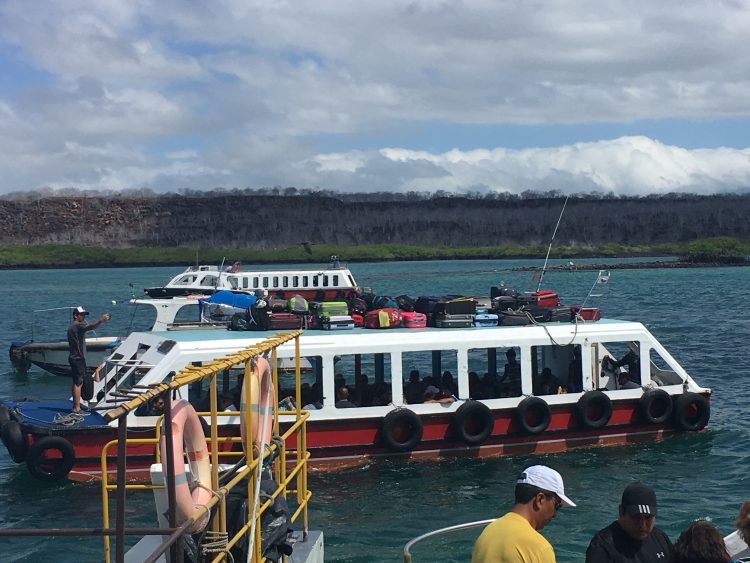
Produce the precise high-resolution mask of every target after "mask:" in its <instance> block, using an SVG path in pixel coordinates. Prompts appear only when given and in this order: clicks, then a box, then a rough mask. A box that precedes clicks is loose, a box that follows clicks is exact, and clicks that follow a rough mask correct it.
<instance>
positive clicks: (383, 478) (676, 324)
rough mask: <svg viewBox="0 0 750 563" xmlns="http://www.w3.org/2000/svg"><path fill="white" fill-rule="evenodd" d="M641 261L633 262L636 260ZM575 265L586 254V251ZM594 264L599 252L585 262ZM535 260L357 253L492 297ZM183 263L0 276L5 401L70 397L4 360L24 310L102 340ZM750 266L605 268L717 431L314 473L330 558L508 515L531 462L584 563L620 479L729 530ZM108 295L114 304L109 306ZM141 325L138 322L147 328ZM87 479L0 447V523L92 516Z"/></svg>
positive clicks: (51, 543)
mask: <svg viewBox="0 0 750 563" xmlns="http://www.w3.org/2000/svg"><path fill="white" fill-rule="evenodd" d="M638 261H641V259H639V260H638ZM579 262H583V261H579ZM591 262H594V263H602V262H603V260H601V259H597V260H592V261H591ZM534 264H541V261H528V260H527V261H507V260H502V261H500V260H497V261H494V260H481V261H480V260H472V261H460V262H458V261H441V262H398V263H385V264H352V265H351V269H352V271H353V273H354V275H355V277H356V278H357V280H358V281H359V283H360V284H361V285H363V286H370V287H372V288H373V289H374V290H375V291H376V292H378V293H380V294H390V295H397V294H400V293H408V294H410V295H420V294H440V293H456V292H463V293H474V294H478V295H485V294H487V293H488V290H489V287H490V286H491V285H498V284H499V283H500V282H501V281H504V282H505V283H506V284H507V285H512V286H515V287H517V288H519V289H523V290H531V289H535V287H536V284H535V283H534V282H532V280H531V274H530V273H528V272H514V271H512V270H511V268H513V267H515V266H521V265H534ZM178 271H179V268H129V269H117V270H107V269H91V270H41V271H0V303H2V304H3V309H4V314H3V315H2V316H0V347H2V350H0V399H3V400H5V399H19V398H23V397H29V398H39V399H42V398H44V399H53V398H60V397H68V396H69V394H70V383H69V381H68V380H66V379H65V378H57V377H54V376H49V375H47V374H44V373H43V372H38V371H33V370H32V372H31V373H30V374H29V375H28V376H22V375H19V374H15V373H13V372H12V370H11V366H10V362H9V360H8V356H7V352H6V351H7V349H8V346H9V344H10V342H11V341H12V340H15V339H19V338H24V337H27V336H28V335H29V330H30V312H31V311H32V310H36V309H46V308H54V307H61V306H69V305H78V304H84V305H85V306H87V307H88V308H89V309H90V310H91V311H92V312H93V314H94V315H98V314H100V313H101V312H104V311H105V310H106V311H109V312H111V313H112V315H113V318H112V321H111V322H110V323H108V324H107V325H104V327H102V328H100V329H99V331H98V332H99V335H100V336H104V335H109V334H118V333H122V332H124V331H126V330H127V329H128V327H129V326H131V318H130V308H129V307H128V306H126V305H125V304H124V303H125V302H126V301H127V298H128V297H129V296H130V291H131V290H130V287H129V285H128V284H129V283H132V284H133V287H134V288H135V290H136V293H140V291H141V290H142V288H143V287H146V286H152V285H157V284H159V283H163V282H165V281H166V280H167V279H168V278H170V277H171V276H172V275H174V274H176V273H177V272H178ZM594 279H595V273H592V272H551V273H548V274H547V275H546V276H545V278H544V282H545V283H544V287H547V288H551V289H555V290H556V291H557V292H558V293H559V294H560V296H561V298H562V300H563V302H565V303H568V304H574V303H580V302H581V301H582V300H583V299H584V298H585V296H586V294H587V293H588V291H589V289H590V287H591V285H592V284H593V282H594ZM749 282H750V269H748V268H722V269H689V270H687V269H686V270H670V269H664V270H614V271H613V272H612V277H611V280H610V283H609V284H608V286H606V294H605V296H604V297H603V298H602V299H601V300H600V301H601V303H600V305H601V308H602V310H603V313H604V314H605V315H606V316H609V317H617V318H622V319H628V320H639V321H641V322H643V323H644V324H645V325H646V326H647V327H648V328H649V329H650V330H651V331H652V332H653V333H654V334H655V335H656V336H657V338H658V339H659V340H660V341H661V343H662V344H664V345H665V346H666V348H667V349H668V350H669V351H670V352H671V354H672V355H673V356H674V357H675V358H676V359H677V360H678V361H679V362H680V363H681V364H682V365H683V367H685V369H686V370H687V371H688V372H689V373H690V374H691V375H692V376H693V377H694V378H695V379H696V380H697V381H698V382H699V383H701V384H702V385H706V386H710V387H712V388H713V391H714V395H713V402H712V418H711V423H710V430H709V431H708V432H705V433H701V434H698V435H696V434H685V435H681V436H678V437H676V438H672V439H669V440H668V441H666V442H662V443H659V444H646V445H635V446H627V447H618V448H603V449H594V450H584V451H578V452H571V453H565V454H558V455H550V456H525V457H514V458H497V459H488V460H451V461H444V462H393V461H385V462H379V463H377V464H371V465H368V466H366V467H364V468H359V469H354V470H348V471H343V472H337V473H329V474H314V475H312V476H311V478H310V486H311V487H312V488H313V491H314V495H315V497H314V503H313V507H312V511H311V526H312V527H314V528H318V529H323V531H324V532H325V538H326V555H327V557H326V560H327V561H337V562H345V561H346V562H349V561H351V562H368V561H400V560H401V550H402V548H403V544H404V543H406V542H407V541H408V540H409V539H411V538H412V537H414V536H416V535H419V534H422V533H424V532H426V531H429V530H431V529H434V528H438V527H442V526H449V525H452V524H457V523H460V522H465V521H471V520H482V519H485V518H491V517H494V516H497V515H499V514H501V513H503V512H504V511H505V510H506V509H507V508H508V507H509V506H510V503H511V498H512V489H513V482H514V477H515V475H516V474H517V473H519V472H520V470H522V469H523V468H524V467H525V466H526V465H531V464H534V463H545V464H548V465H551V466H552V467H555V468H556V469H558V470H559V471H560V472H561V473H562V474H563V477H564V479H565V484H566V492H567V493H568V496H570V497H571V498H572V499H573V500H574V501H576V502H577V503H578V508H570V509H563V510H562V511H561V512H560V513H559V514H558V516H557V518H556V519H555V520H554V521H553V522H551V523H550V524H549V525H548V526H547V527H546V528H545V529H544V532H543V533H544V534H545V535H546V536H547V537H548V538H549V540H550V541H551V542H552V544H553V545H554V546H555V549H556V552H557V559H558V561H560V562H562V563H572V562H577V561H581V560H582V559H583V553H584V551H585V549H586V546H587V545H588V541H589V539H590V538H591V536H592V534H593V533H594V532H595V531H597V530H598V529H599V528H601V527H603V526H604V525H606V524H608V523H609V522H610V521H611V520H612V519H613V518H614V516H615V514H616V510H617V503H618V501H619V495H620V493H621V491H622V488H623V487H624V486H625V484H627V483H628V482H629V481H630V480H631V479H641V480H643V481H646V482H648V483H650V484H651V485H652V486H653V487H654V488H655V489H656V491H657V495H658V497H659V509H660V515H659V518H658V521H657V525H658V526H660V527H661V528H662V529H664V530H665V531H666V532H667V533H668V534H669V535H670V537H672V538H673V539H675V538H676V537H677V535H679V532H680V531H681V530H682V529H683V528H685V527H686V526H687V525H688V524H689V522H690V521H691V520H693V519H695V518H699V517H708V518H711V519H712V520H713V521H714V523H715V524H716V525H718V526H719V528H720V529H721V530H722V531H723V532H725V533H728V532H729V531H730V530H731V524H732V522H733V520H734V518H735V516H736V513H737V509H738V507H739V504H740V502H741V501H742V500H745V499H747V498H750V477H749V476H748V474H749V473H750V472H748V470H747V468H748V466H749V463H748V462H750V459H748V451H750V447H749V446H750V431H749V430H748V422H749V421H750V418H749V417H748V414H747V406H748V405H749V404H750V385H748V373H750V370H749V369H748V367H749V366H748V364H749V363H750V362H749V361H748V357H747V354H746V343H747V339H748V329H749V328H750V322H748V307H747V303H750V283H749ZM113 300H115V301H117V303H116V304H113V303H112V301H113ZM39 320H40V322H38V323H37V327H38V328H37V329H36V331H37V336H41V337H51V336H56V337H58V338H61V337H62V336H63V335H64V332H65V328H66V326H67V313H62V314H58V313H50V314H49V315H46V316H44V317H42V318H41V319H39ZM143 322H144V321H140V324H139V323H136V326H142V324H143ZM128 516H129V525H133V526H135V525H148V524H151V523H152V522H153V521H154V518H155V517H154V515H153V513H152V507H151V502H150V497H149V496H148V495H147V494H146V495H142V494H141V495H136V494H131V495H129V497H128ZM100 524H101V504H100V500H99V489H98V488H97V487H96V486H82V485H72V484H68V483H62V484H47V483H41V482H39V481H36V480H35V479H33V478H32V477H31V476H30V475H29V474H28V471H27V470H26V468H25V466H23V465H20V466H19V465H16V464H14V463H13V462H12V461H11V460H10V458H9V456H8V455H7V452H6V451H5V449H4V448H2V450H0V526H2V527H3V528H7V527H24V528H25V527H55V526H60V527H67V526H92V527H93V526H99V525H100ZM477 534H478V530H477V531H467V532H462V533H460V534H458V535H455V536H451V537H449V539H443V540H437V541H435V542H433V543H431V544H428V545H425V546H417V548H416V549H415V551H414V556H415V561H418V562H419V561H424V562H428V561H456V562H458V561H467V560H468V558H469V555H468V554H469V551H470V549H471V543H472V541H473V538H474V537H475V536H476V535H477ZM101 553H102V552H101V541H100V540H98V539H94V538H87V539H83V540H78V539H71V538H55V539H51V540H41V539H38V538H17V539H12V540H11V539H0V554H1V555H0V560H2V561H35V562H37V561H38V562H47V561H50V562H51V561H55V562H67V561H77V562H81V561H99V560H101V559H102V555H101Z"/></svg>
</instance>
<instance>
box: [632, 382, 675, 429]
mask: <svg viewBox="0 0 750 563" xmlns="http://www.w3.org/2000/svg"><path fill="white" fill-rule="evenodd" d="M638 408H639V410H640V413H641V416H642V417H643V418H644V419H645V420H646V421H648V422H650V423H651V424H662V423H664V422H666V421H667V420H669V417H670V416H671V415H672V397H670V396H669V393H667V392H666V391H665V390H664V389H649V390H648V391H646V392H645V393H644V394H643V396H642V397H641V399H640V401H638Z"/></svg>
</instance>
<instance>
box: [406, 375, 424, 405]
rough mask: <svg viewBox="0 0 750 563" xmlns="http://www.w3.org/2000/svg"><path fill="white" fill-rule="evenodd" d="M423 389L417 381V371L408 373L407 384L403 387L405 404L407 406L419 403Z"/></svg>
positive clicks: (418, 380)
mask: <svg viewBox="0 0 750 563" xmlns="http://www.w3.org/2000/svg"><path fill="white" fill-rule="evenodd" d="M424 387H425V386H423V384H422V382H421V381H420V379H419V370H416V369H413V370H411V371H410V372H409V382H408V383H407V384H406V385H405V386H404V397H405V399H406V403H407V404H409V405H413V404H416V403H421V402H422V394H423V392H424Z"/></svg>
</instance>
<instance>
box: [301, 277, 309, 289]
mask: <svg viewBox="0 0 750 563" xmlns="http://www.w3.org/2000/svg"><path fill="white" fill-rule="evenodd" d="M307 286H308V280H307V276H302V287H307Z"/></svg>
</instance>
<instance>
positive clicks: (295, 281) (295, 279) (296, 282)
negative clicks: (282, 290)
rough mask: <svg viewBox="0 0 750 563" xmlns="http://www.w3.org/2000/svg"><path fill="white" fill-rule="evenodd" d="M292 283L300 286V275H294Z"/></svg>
mask: <svg viewBox="0 0 750 563" xmlns="http://www.w3.org/2000/svg"><path fill="white" fill-rule="evenodd" d="M292 285H293V286H294V287H299V276H293V277H292Z"/></svg>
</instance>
